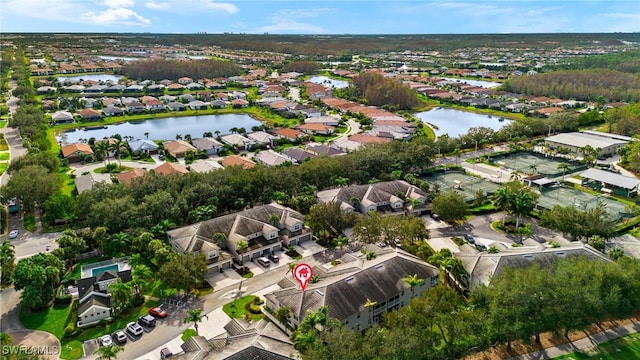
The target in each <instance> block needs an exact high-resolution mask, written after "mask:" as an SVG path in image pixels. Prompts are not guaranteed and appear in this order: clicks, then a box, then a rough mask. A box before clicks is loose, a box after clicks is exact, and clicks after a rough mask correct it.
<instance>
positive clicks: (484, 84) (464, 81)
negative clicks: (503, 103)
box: [442, 77, 502, 89]
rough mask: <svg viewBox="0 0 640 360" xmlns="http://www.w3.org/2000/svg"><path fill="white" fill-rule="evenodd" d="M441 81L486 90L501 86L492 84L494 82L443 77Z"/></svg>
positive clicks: (495, 83)
mask: <svg viewBox="0 0 640 360" xmlns="http://www.w3.org/2000/svg"><path fill="white" fill-rule="evenodd" d="M442 79H445V80H448V81H455V82H459V83H461V84H468V85H473V86H479V87H483V88H486V89H491V88H495V87H498V86H500V85H502V84H500V83H498V82H494V81H484V80H467V79H454V78H446V77H443V78H442Z"/></svg>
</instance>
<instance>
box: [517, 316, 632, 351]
mask: <svg viewBox="0 0 640 360" xmlns="http://www.w3.org/2000/svg"><path fill="white" fill-rule="evenodd" d="M638 331H640V323H638V322H631V323H629V324H626V325H621V326H618V327H615V328H613V329H609V330H606V331H603V332H599V333H597V334H593V335H589V336H587V337H585V338H582V339H580V340H576V341H574V342H569V343H566V344H563V345H559V346H554V347H550V348H547V349H544V350H539V351H535V352H530V353H528V354H524V355H519V356H514V357H512V358H510V359H509V360H533V359H536V360H537V359H553V358H555V357H558V356H562V355H565V354H570V353H572V352H576V351H585V350H588V349H590V348H593V347H594V346H597V345H598V344H602V343H604V342H607V341H611V340H613V339H616V338H619V337H622V336H625V335H629V334H632V333H635V332H638Z"/></svg>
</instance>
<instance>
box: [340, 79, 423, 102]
mask: <svg viewBox="0 0 640 360" xmlns="http://www.w3.org/2000/svg"><path fill="white" fill-rule="evenodd" d="M336 94H337V95H338V96H340V97H343V98H345V99H349V100H353V101H358V102H362V103H365V104H367V105H374V106H379V107H382V108H385V109H388V110H391V111H396V110H410V109H411V108H412V107H414V106H415V105H416V104H417V103H418V96H417V95H416V92H415V91H413V90H412V89H411V88H409V87H408V86H406V85H404V84H402V83H401V82H400V81H398V80H396V79H391V78H387V77H384V76H383V75H382V74H379V73H375V72H366V73H362V74H360V75H358V76H356V77H355V78H353V81H352V82H351V84H349V86H348V87H346V88H343V89H338V90H336Z"/></svg>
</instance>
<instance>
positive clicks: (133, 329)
mask: <svg viewBox="0 0 640 360" xmlns="http://www.w3.org/2000/svg"><path fill="white" fill-rule="evenodd" d="M127 332H128V333H129V334H131V335H133V336H140V335H142V333H143V332H144V329H142V326H140V324H138V323H136V322H130V323H128V324H127Z"/></svg>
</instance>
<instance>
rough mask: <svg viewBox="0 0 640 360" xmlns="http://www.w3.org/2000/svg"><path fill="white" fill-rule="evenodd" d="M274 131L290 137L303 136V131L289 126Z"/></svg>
mask: <svg viewBox="0 0 640 360" xmlns="http://www.w3.org/2000/svg"><path fill="white" fill-rule="evenodd" d="M273 133H274V134H277V135H280V136H284V137H287V138H290V139H297V138H298V137H300V136H302V131H299V130H295V129H288V128H282V129H275V130H273Z"/></svg>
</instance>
